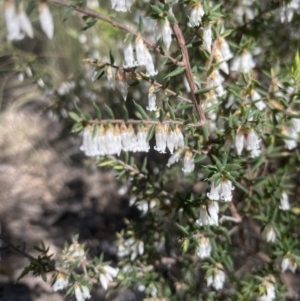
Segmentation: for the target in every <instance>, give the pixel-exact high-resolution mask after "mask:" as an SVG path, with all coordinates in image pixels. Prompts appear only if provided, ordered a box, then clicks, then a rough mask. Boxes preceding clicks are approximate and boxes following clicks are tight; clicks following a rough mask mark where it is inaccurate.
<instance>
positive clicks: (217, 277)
mask: <svg viewBox="0 0 300 301" xmlns="http://www.w3.org/2000/svg"><path fill="white" fill-rule="evenodd" d="M206 281H207V286H213V287H214V288H215V289H216V290H220V289H222V288H223V286H224V282H225V273H224V271H223V266H222V265H221V264H220V263H218V264H217V265H216V267H214V268H212V269H209V270H208V271H207V273H206Z"/></svg>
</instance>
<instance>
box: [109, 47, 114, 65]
mask: <svg viewBox="0 0 300 301" xmlns="http://www.w3.org/2000/svg"><path fill="white" fill-rule="evenodd" d="M109 58H110V63H111V65H113V64H114V62H115V59H114V57H113V55H112V52H111V49H110V50H109Z"/></svg>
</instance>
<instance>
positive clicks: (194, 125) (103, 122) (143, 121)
mask: <svg viewBox="0 0 300 301" xmlns="http://www.w3.org/2000/svg"><path fill="white" fill-rule="evenodd" d="M124 122H125V123H126V124H149V125H152V124H159V123H161V124H170V123H173V124H178V125H184V122H183V121H176V120H164V121H163V122H160V121H158V120H137V119H128V120H126V121H125V120H124V119H102V120H98V119H97V120H90V121H89V123H91V124H108V123H110V124H122V123H124ZM186 126H191V127H200V126H203V123H202V122H198V123H188V124H186Z"/></svg>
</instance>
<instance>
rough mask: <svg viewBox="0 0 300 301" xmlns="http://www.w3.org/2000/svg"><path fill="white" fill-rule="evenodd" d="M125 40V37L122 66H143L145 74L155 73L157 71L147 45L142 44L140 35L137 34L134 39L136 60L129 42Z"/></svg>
mask: <svg viewBox="0 0 300 301" xmlns="http://www.w3.org/2000/svg"><path fill="white" fill-rule="evenodd" d="M126 40H127V39H125V43H124V44H125V45H124V49H123V51H124V58H125V64H124V67H125V66H126V68H133V67H136V66H145V67H146V70H147V76H154V75H156V74H157V71H156V70H155V67H154V64H153V60H152V56H151V54H150V52H149V50H148V48H147V46H146V45H145V44H144V41H143V38H142V36H141V35H140V34H138V35H137V37H136V39H135V51H136V58H137V60H135V58H134V53H133V47H132V44H131V42H126Z"/></svg>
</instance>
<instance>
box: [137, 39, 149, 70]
mask: <svg viewBox="0 0 300 301" xmlns="http://www.w3.org/2000/svg"><path fill="white" fill-rule="evenodd" d="M145 49H146V46H145V44H144V41H143V38H142V36H141V35H140V34H138V35H137V37H136V39H135V50H136V58H137V61H138V64H139V65H140V66H144V65H145V64H146V61H147V58H146V50H145Z"/></svg>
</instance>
